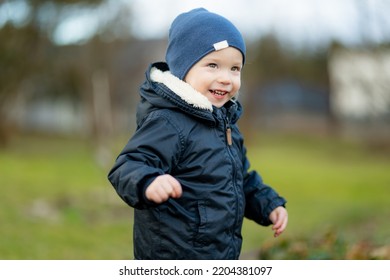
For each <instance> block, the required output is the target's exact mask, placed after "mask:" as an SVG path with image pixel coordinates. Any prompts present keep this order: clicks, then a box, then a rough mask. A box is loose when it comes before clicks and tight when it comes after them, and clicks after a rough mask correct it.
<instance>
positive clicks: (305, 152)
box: [0, 0, 390, 259]
mask: <svg viewBox="0 0 390 280" xmlns="http://www.w3.org/2000/svg"><path fill="white" fill-rule="evenodd" d="M365 3H366V1H356V9H357V10H358V11H359V14H360V17H361V26H360V27H361V33H360V35H361V40H359V43H358V44H355V45H353V46H351V45H345V44H344V43H343V42H340V41H337V40H333V41H331V42H328V43H325V44H323V45H322V46H320V47H318V46H316V47H313V46H308V45H302V46H300V47H296V46H292V45H291V44H290V43H289V42H287V41H283V39H282V38H280V37H279V36H276V34H274V33H272V32H270V33H267V34H262V36H258V37H253V38H249V39H248V55H247V57H248V61H247V64H246V65H245V68H244V71H243V87H242V92H241V95H240V99H241V101H242V103H243V105H244V108H245V114H244V116H243V118H242V120H241V121H240V127H241V129H242V131H243V133H244V134H245V135H246V136H247V144H248V147H249V156H250V158H252V167H253V168H256V169H259V170H260V172H261V173H262V175H263V176H264V177H265V180H266V181H267V182H269V183H270V184H271V185H275V187H276V188H277V189H278V190H279V191H280V193H282V194H283V195H285V196H286V198H287V200H288V201H289V203H288V207H289V209H290V210H289V211H290V216H291V218H290V225H289V230H288V231H287V232H286V234H285V235H284V236H283V237H281V238H279V239H277V240H274V239H272V238H271V237H270V236H271V234H270V233H269V232H268V230H262V229H259V228H258V227H256V226H254V225H253V224H252V223H251V222H249V221H247V222H246V223H245V226H244V239H245V242H244V250H243V251H244V254H243V258H271V259H272V258H284V259H313V258H314V259H317V258H320V259H321V258H322V259H344V258H355V259H356V258H363V259H366V258H371V259H390V239H389V236H390V230H389V226H388V225H387V220H388V217H390V212H389V210H388V207H387V203H388V201H389V198H390V196H389V187H390V177H389V175H388V173H389V172H388V170H390V168H389V167H390V158H389V155H390V137H389V135H390V129H389V128H390V85H389V83H390V70H389V69H390V68H389V67H390V66H389V65H390V58H389V57H390V52H389V41H386V40H384V41H381V42H376V41H375V40H372V39H370V38H371V36H370V32H371V31H370V30H369V29H368V28H366V26H367V25H368V23H369V21H370V20H375V21H383V22H385V20H384V19H382V18H381V17H379V14H376V11H377V10H381V9H385V8H386V7H388V4H387V3H386V2H385V1H377V2H376V3H378V6H377V10H372V9H367V7H368V6H366V5H365ZM83 13H87V14H96V15H97V17H98V18H99V19H100V20H99V21H98V23H97V25H96V24H95V25H96V26H95V27H96V29H95V31H94V32H91V33H90V34H91V35H90V36H85V37H80V39H79V40H77V41H75V42H73V43H68V44H64V43H61V39H60V35H59V30H60V29H61V26H62V24H63V23H64V22H65V21H66V20H67V19H69V18H70V17H74V16H75V15H80V14H83ZM133 16H134V14H133V10H132V9H131V5H128V3H126V1H109V0H89V1H88V0H85V1H77V0H61V1H48V0H47V1H45V0H41V1H39V0H15V1H0V186H1V190H0V192H1V195H0V197H1V198H0V223H1V224H2V229H1V238H2V240H3V241H4V242H1V245H0V258H4V259H82V258H90V259H122V258H132V251H131V238H132V237H131V235H132V233H131V209H129V208H128V207H127V206H126V205H124V203H122V202H121V201H120V200H119V198H118V197H117V196H116V195H115V193H114V191H113V189H112V188H111V187H110V185H109V183H108V181H107V180H106V174H107V172H108V170H109V168H110V167H111V165H112V164H113V162H114V160H115V157H116V155H117V154H118V153H119V151H120V149H121V148H122V147H123V145H124V144H125V142H126V141H127V138H128V137H129V136H130V135H131V133H132V132H133V130H134V117H135V111H134V110H135V107H136V104H137V102H138V87H139V85H140V83H141V82H142V80H143V77H144V71H145V70H146V67H147V66H148V64H149V63H151V62H154V61H161V60H164V53H165V45H166V37H163V38H159V39H149V40H142V39H139V38H137V37H136V36H134V34H133V33H132V27H131V26H130V25H131V18H132V17H133ZM88 24H90V23H88V22H87V21H86V22H81V23H80V24H79V26H76V27H74V28H73V30H72V32H75V33H77V32H78V29H81V28H86V26H84V25H88ZM335 54H341V56H336V55H335ZM344 54H348V55H350V54H353V56H351V57H352V58H351V59H352V60H349V61H348V60H345V57H347V55H344ZM367 54H368V55H367ZM335 57H336V58H337V59H334V58H335ZM361 57H365V58H367V59H366V60H364V61H365V64H364V65H366V66H365V67H361V66H360V64H358V63H359V59H360V58H361ZM381 57H382V58H383V59H380V58H381ZM340 61H347V64H349V65H352V68H351V69H352V70H349V69H347V70H344V71H341V73H347V74H348V73H352V74H351V75H352V76H353V77H352V78H350V77H349V76H347V75H344V74H343V75H341V74H339V73H340V72H337V71H340V70H339V69H340V68H342V66H337V65H338V64H337V62H340ZM372 61H380V62H381V63H382V62H383V63H382V64H383V65H382V64H380V65H381V66H380V67H382V66H383V69H387V70H386V71H387V72H386V71H380V69H382V68H380V67H379V66H377V65H379V64H378V63H377V64H375V63H376V62H375V63H372ZM386 61H387V62H386ZM370 63H371V64H370ZM386 63H387V64H386ZM334 65H336V66H334ZM340 65H341V64H340ZM353 65H358V66H355V67H353ZM372 65H373V66H372ZM343 67H345V66H343ZM386 67H387V68H386ZM353 68H355V69H362V72H363V73H369V74H370V75H369V76H370V77H371V76H372V77H374V78H375V77H381V79H380V80H379V82H377V81H376V80H374V78H372V79H371V80H367V81H366V80H364V79H365V78H364V77H365V76H364V77H363V75H361V76H359V75H360V74H359V73H358V72H356V73H357V74H354V73H355V72H353ZM344 69H345V68H344ZM378 69H379V70H378ZM378 72H381V74H378ZM381 75H382V76H381ZM340 77H341V78H342V79H340V80H338V78H340ZM351 80H352V82H345V81H351ZM343 82H345V83H343ZM372 84H376V85H378V86H377V87H380V90H378V89H377V87H374V86H372ZM346 85H347V86H346ZM356 85H360V86H359V89H361V88H364V90H362V92H363V95H364V98H363V99H362V100H366V102H363V103H364V106H362V105H360V107H358V108H360V109H359V110H360V111H359V110H355V109H354V111H348V110H349V109H348V108H349V107H348V105H349V104H354V100H355V98H356V99H359V98H362V96H361V94H360V93H359V94H360V95H356V96H355V95H354V94H355V92H361V91H359V90H356V88H355V87H357V86H356ZM340 88H341V89H342V90H340ZM346 89H347V90H348V89H355V91H353V90H351V91H348V92H347V91H346ZM372 92H378V94H377V95H374V94H371V93H372ZM343 94H344V95H347V94H349V95H348V98H347V102H346V103H345V101H344V103H340V102H341V101H340V100H341V99H342V98H340V95H341V96H342V95H343ZM359 96H360V97H359ZM378 96H379V97H378ZM344 99H345V98H344ZM359 100H360V99H359ZM378 100H379V101H378ZM355 103H356V102H355ZM340 104H341V105H340ZM378 104H379V105H378ZM340 108H341V109H340ZM343 108H345V109H343ZM354 108H357V107H354ZM350 110H352V109H350ZM364 110H366V111H367V112H370V114H367V113H361V112H366V111H364ZM348 112H353V114H351V113H349V114H347V113H348Z"/></svg>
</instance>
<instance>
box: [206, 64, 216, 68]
mask: <svg viewBox="0 0 390 280" xmlns="http://www.w3.org/2000/svg"><path fill="white" fill-rule="evenodd" d="M207 66H208V67H210V68H217V64H215V63H209V64H208V65H207Z"/></svg>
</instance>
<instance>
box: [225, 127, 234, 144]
mask: <svg viewBox="0 0 390 280" xmlns="http://www.w3.org/2000/svg"><path fill="white" fill-rule="evenodd" d="M226 139H227V143H228V145H229V146H231V145H232V144H233V143H232V129H231V128H230V127H229V126H228V127H227V128H226Z"/></svg>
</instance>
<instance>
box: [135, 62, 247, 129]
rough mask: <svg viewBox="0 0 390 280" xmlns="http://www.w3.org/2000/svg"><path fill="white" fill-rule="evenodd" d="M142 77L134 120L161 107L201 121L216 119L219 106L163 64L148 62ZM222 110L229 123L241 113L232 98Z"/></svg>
mask: <svg viewBox="0 0 390 280" xmlns="http://www.w3.org/2000/svg"><path fill="white" fill-rule="evenodd" d="M145 76H146V80H145V82H144V83H143V84H142V86H141V90H140V95H141V102H140V104H139V105H138V110H137V122H139V121H141V120H142V119H143V118H144V117H145V116H146V115H147V114H149V113H150V112H151V111H154V110H156V109H161V108H167V109H178V110H181V111H183V112H184V113H186V114H190V115H193V116H194V117H197V118H200V119H203V120H204V121H208V122H211V123H215V122H216V119H215V118H216V112H217V111H218V110H219V109H218V108H216V107H215V106H213V105H212V103H211V102H210V101H209V100H208V99H207V97H205V96H204V95H202V94H201V93H200V92H198V91H197V90H195V89H194V88H193V87H192V86H191V85H189V84H188V83H186V82H184V81H183V80H180V79H179V78H177V77H176V76H174V75H172V74H171V72H170V71H169V68H168V65H167V64H166V63H164V62H158V63H154V64H151V65H150V66H149V68H148V70H147V71H146V73H145ZM221 110H222V111H224V110H225V111H226V112H227V113H228V114H229V118H230V122H232V123H235V122H236V121H237V120H238V118H239V117H240V115H241V113H242V107H241V104H240V103H239V102H237V101H235V100H232V101H230V102H228V103H227V104H225V106H224V108H221Z"/></svg>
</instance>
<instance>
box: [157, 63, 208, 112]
mask: <svg viewBox="0 0 390 280" xmlns="http://www.w3.org/2000/svg"><path fill="white" fill-rule="evenodd" d="M150 78H151V80H152V81H153V82H157V83H161V84H164V85H165V86H166V87H168V88H169V89H170V90H171V91H172V92H174V93H175V94H176V95H177V96H179V97H180V98H181V99H182V100H184V101H185V102H187V103H188V104H190V105H192V106H193V107H195V108H199V109H204V110H208V111H210V112H212V111H213V105H212V104H211V102H210V101H209V100H208V99H207V97H205V96H204V95H202V94H201V93H200V92H198V91H197V90H195V89H194V88H193V87H192V86H190V85H189V84H187V83H186V82H184V81H182V80H180V79H179V78H177V77H176V76H174V75H172V74H171V72H169V71H164V72H163V71H161V70H159V69H157V68H156V67H152V69H151V70H150Z"/></svg>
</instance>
